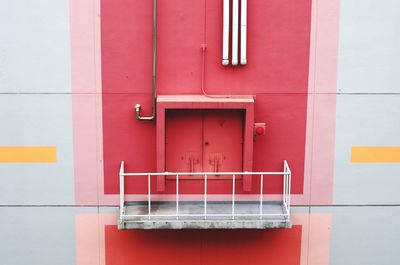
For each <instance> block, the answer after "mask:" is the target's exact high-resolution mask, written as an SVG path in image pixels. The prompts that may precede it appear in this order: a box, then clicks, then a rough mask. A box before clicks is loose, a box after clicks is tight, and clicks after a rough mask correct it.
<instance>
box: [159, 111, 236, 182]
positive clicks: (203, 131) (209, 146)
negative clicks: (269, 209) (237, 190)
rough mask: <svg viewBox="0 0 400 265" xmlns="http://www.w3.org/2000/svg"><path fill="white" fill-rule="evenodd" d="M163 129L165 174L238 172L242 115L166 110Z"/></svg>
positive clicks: (223, 112) (221, 112)
mask: <svg viewBox="0 0 400 265" xmlns="http://www.w3.org/2000/svg"><path fill="white" fill-rule="evenodd" d="M165 128H166V135H165V137H166V139H165V155H166V171H168V172H222V171H233V172H238V171H242V163H243V162H242V157H243V153H242V152H243V111H241V110H168V111H167V112H166V119H165ZM191 178H193V177H191ZM200 178H201V177H200ZM216 178H222V177H218V174H216Z"/></svg>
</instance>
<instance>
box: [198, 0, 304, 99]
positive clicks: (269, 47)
mask: <svg viewBox="0 0 400 265" xmlns="http://www.w3.org/2000/svg"><path fill="white" fill-rule="evenodd" d="M310 23H311V0H268V1H266V0H254V1H253V0H252V1H248V29H247V30H248V34H247V36H248V44H247V45H248V46H247V51H248V52H247V65H246V66H244V67H223V66H222V65H221V56H222V55H221V52H222V1H210V0H208V1H207V27H206V30H207V39H206V43H207V52H206V87H207V89H206V90H207V92H209V93H215V94H224V93H228V94H229V93H232V94H254V93H286V92H289V93H292V92H293V93H307V80H308V65H309V47H310ZM195 92H196V93H200V91H199V90H196V91H195ZM259 104H260V103H259Z"/></svg>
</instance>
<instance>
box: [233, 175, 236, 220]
mask: <svg viewBox="0 0 400 265" xmlns="http://www.w3.org/2000/svg"><path fill="white" fill-rule="evenodd" d="M235 178H236V176H235V174H233V175H232V220H233V219H235Z"/></svg>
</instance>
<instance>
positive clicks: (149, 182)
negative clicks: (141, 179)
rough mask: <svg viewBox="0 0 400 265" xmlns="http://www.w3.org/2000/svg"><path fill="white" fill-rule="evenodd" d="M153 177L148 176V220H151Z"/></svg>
mask: <svg viewBox="0 0 400 265" xmlns="http://www.w3.org/2000/svg"><path fill="white" fill-rule="evenodd" d="M150 179H151V176H150V175H147V192H148V195H147V201H148V218H149V220H150V219H151V180H150Z"/></svg>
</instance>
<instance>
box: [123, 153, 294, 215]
mask: <svg viewBox="0 0 400 265" xmlns="http://www.w3.org/2000/svg"><path fill="white" fill-rule="evenodd" d="M212 175H215V172H157V173H125V168H124V162H121V166H120V171H119V178H120V179H119V180H120V219H121V220H124V219H127V218H135V217H136V218H140V217H147V218H148V220H153V221H165V220H160V219H159V218H160V217H166V218H167V217H168V218H176V219H177V220H179V218H181V217H203V218H204V219H207V218H208V217H230V218H231V219H235V217H258V218H259V219H262V218H263V217H273V216H280V217H285V218H287V219H289V218H290V188H291V185H290V183H291V171H290V168H289V165H288V163H287V161H286V160H285V161H284V165H283V171H282V172H218V175H220V176H221V175H222V176H229V175H231V176H232V194H231V195H232V200H231V203H232V211H231V213H230V214H211V213H208V212H207V203H208V197H207V195H208V193H207V180H208V176H212ZM245 175H252V176H257V175H258V176H259V177H260V193H259V198H260V200H259V212H258V213H255V214H254V213H245V214H240V213H235V201H236V199H235V196H236V190H235V183H236V180H237V177H238V176H245ZM272 175H280V176H282V179H283V191H282V206H283V208H284V211H283V213H266V212H263V204H264V202H265V199H264V195H265V194H264V191H263V186H264V183H265V181H264V178H265V177H266V176H272ZM154 176H175V177H176V193H175V200H176V201H175V203H176V211H175V214H163V215H161V214H152V211H151V204H152V201H151V177H154ZM180 176H203V177H204V178H203V180H204V194H203V196H204V200H203V205H204V213H203V214H181V213H180V210H179V207H180V203H179V194H180V193H179V181H180V179H179V177H180ZM125 177H147V207H148V209H147V214H130V215H129V214H126V213H125V206H126V205H125V187H124V185H125V184H124V183H125ZM154 217H158V219H156V220H155V219H152V218H154Z"/></svg>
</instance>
